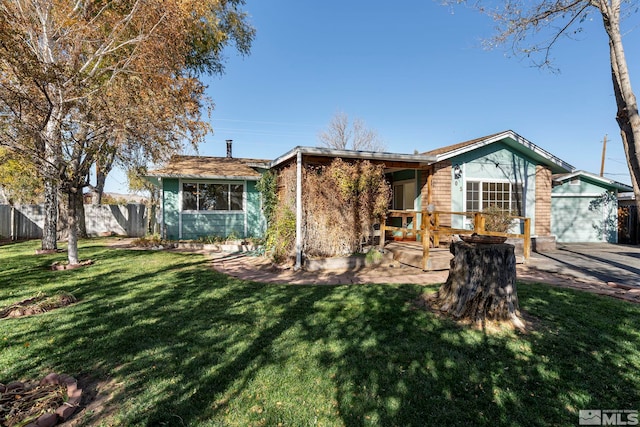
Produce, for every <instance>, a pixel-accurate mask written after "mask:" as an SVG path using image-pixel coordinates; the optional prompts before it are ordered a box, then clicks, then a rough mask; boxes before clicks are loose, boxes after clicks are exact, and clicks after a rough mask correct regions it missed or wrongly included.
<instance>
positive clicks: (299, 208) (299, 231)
mask: <svg viewBox="0 0 640 427" xmlns="http://www.w3.org/2000/svg"><path fill="white" fill-rule="evenodd" d="M300 268H302V151H298V156H297V167H296V265H295V269H296V270H300Z"/></svg>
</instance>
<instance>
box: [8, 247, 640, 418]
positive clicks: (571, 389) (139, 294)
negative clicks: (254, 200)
mask: <svg viewBox="0 0 640 427" xmlns="http://www.w3.org/2000/svg"><path fill="white" fill-rule="evenodd" d="M82 250H83V253H86V254H87V255H88V256H87V257H90V258H92V259H95V260H96V264H95V265H94V266H92V267H91V268H89V269H83V270H75V271H69V272H56V273H55V275H52V273H49V272H47V273H48V274H45V273H43V272H41V271H39V270H34V269H33V267H34V265H32V264H29V263H27V264H28V265H24V266H22V267H21V266H20V265H15V263H14V264H12V265H11V270H10V272H9V273H7V274H5V273H4V272H3V273H2V276H0V277H2V280H18V281H19V279H20V278H22V281H21V282H22V286H23V287H26V288H28V289H30V291H31V292H33V291H34V290H36V289H37V288H38V283H41V282H43V281H44V283H46V286H43V287H44V288H47V289H60V288H64V289H65V290H75V293H74V295H76V297H78V298H79V299H80V300H81V303H79V304H77V305H75V306H73V307H69V308H68V309H65V310H60V311H57V312H52V313H49V314H46V315H44V316H38V317H33V318H24V319H13V320H10V321H2V322H0V340H2V341H0V342H2V343H3V347H0V349H1V350H0V381H2V382H4V381H9V380H11V379H16V378H23V377H25V376H27V375H33V376H41V375H42V374H46V373H48V371H50V370H56V371H60V372H65V373H70V374H73V375H93V376H98V377H101V378H107V377H110V378H114V379H116V383H118V384H121V386H120V387H119V388H118V389H116V390H113V392H114V402H113V405H115V406H117V407H118V410H117V411H116V412H115V415H113V416H112V417H113V419H112V420H110V421H109V422H110V423H114V424H122V425H149V426H151V425H162V424H165V425H250V424H254V425H278V423H282V424H283V425H314V424H323V425H346V426H364V425H403V426H410V425H416V426H417V425H523V426H524V425H549V424H554V425H566V424H570V425H573V424H577V419H578V416H577V411H578V410H579V409H596V408H602V409H612V408H619V409H637V408H638V407H639V406H640V386H639V384H640V377H639V374H638V372H639V371H640V348H639V344H638V343H639V342H640V335H639V334H638V330H637V325H638V320H639V318H640V310H639V309H638V307H637V306H635V305H632V304H629V303H624V302H620V301H615V300H610V299H607V298H602V297H598V296H594V295H590V294H586V293H580V292H574V291H570V290H562V289H556V288H551V287H546V286H544V285H520V288H519V291H520V292H519V293H520V301H521V305H522V308H523V309H525V310H527V311H528V312H529V313H530V314H532V315H534V316H536V317H538V318H540V319H541V321H540V325H539V329H538V330H537V331H534V332H533V333H531V334H528V335H519V334H517V333H514V332H510V331H503V332H499V333H494V334H485V333H483V332H482V331H477V330H471V329H467V328H464V327H460V326H458V325H457V324H455V323H453V322H451V321H448V320H446V319H441V318H439V317H437V316H435V315H433V314H432V313H429V312H425V311H423V310H421V309H417V308H416V307H415V306H414V305H413V304H412V302H413V301H414V300H415V299H416V298H417V297H418V296H419V295H420V294H421V293H422V292H424V291H425V288H424V287H421V286H414V285H359V286H299V285H297V286H287V285H284V284H283V285H262V284H259V283H252V282H244V281H240V280H236V279H233V278H230V277H228V276H224V275H222V274H218V273H216V272H214V271H211V270H210V269H208V268H207V266H206V260H205V259H204V258H203V257H202V256H200V255H191V254H175V253H174V254H172V253H166V252H143V251H127V250H113V249H107V248H104V247H101V246H99V245H98V246H95V245H91V246H88V247H83V248H82ZM83 257H84V255H83ZM61 273H62V274H61ZM47 278H48V279H47ZM429 289H432V290H434V289H435V287H431V288H429ZM1 292H2V295H0V299H5V298H7V296H6V291H5V290H4V289H2V291H1ZM27 344H28V345H27Z"/></svg>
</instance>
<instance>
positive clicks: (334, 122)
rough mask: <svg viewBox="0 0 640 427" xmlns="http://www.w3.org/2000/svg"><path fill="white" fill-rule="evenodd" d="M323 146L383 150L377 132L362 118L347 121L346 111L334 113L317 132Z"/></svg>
mask: <svg viewBox="0 0 640 427" xmlns="http://www.w3.org/2000/svg"><path fill="white" fill-rule="evenodd" d="M318 140H319V141H320V144H322V145H323V146H324V147H328V148H333V149H336V150H360V151H384V150H385V148H386V147H385V144H384V142H383V141H382V140H381V139H380V137H379V136H378V132H377V131H376V130H374V129H371V128H369V127H367V125H366V123H365V122H364V120H362V119H360V118H356V119H354V120H353V122H350V121H349V116H348V115H347V114H346V113H342V112H340V113H336V115H335V116H333V118H332V119H331V121H330V122H329V124H328V125H327V128H326V129H325V130H323V131H322V132H320V133H319V134H318Z"/></svg>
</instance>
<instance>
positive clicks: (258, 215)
mask: <svg viewBox="0 0 640 427" xmlns="http://www.w3.org/2000/svg"><path fill="white" fill-rule="evenodd" d="M256 184H257V183H256V182H253V181H248V182H247V190H246V191H247V237H262V236H264V232H265V229H266V227H267V223H266V220H265V217H264V215H263V213H262V196H261V194H260V192H259V191H258V189H257V188H256Z"/></svg>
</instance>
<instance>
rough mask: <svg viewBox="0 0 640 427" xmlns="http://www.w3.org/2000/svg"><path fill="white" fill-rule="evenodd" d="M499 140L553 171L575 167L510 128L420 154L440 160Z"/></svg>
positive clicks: (565, 170) (567, 170)
mask: <svg viewBox="0 0 640 427" xmlns="http://www.w3.org/2000/svg"><path fill="white" fill-rule="evenodd" d="M499 141H502V142H504V143H505V144H507V145H509V146H510V147H512V148H514V149H516V150H518V151H520V152H524V153H526V154H528V155H529V156H530V157H532V158H534V159H535V160H537V161H539V162H540V163H542V164H545V165H547V166H549V167H551V169H552V171H553V172H556V173H561V172H572V171H574V170H575V169H576V168H575V167H573V166H571V165H570V164H569V163H567V162H565V161H564V160H562V159H560V158H559V157H556V156H554V155H553V154H551V153H549V152H548V151H546V150H544V149H542V148H540V147H538V146H537V145H535V144H534V143H533V142H531V141H528V140H527V139H525V138H524V137H522V136H520V135H518V134H517V133H515V132H514V131H512V130H506V131H504V132H499V133H494V134H492V135H487V136H483V137H481V138H476V139H471V140H469V141H464V142H459V143H457V144H453V145H448V146H446V147H440V148H436V149H435V150H431V151H427V152H424V153H422V154H423V155H426V156H434V157H435V158H436V159H437V161H442V160H446V159H449V158H451V157H455V156H459V155H461V154H464V153H467V152H469V151H473V150H476V149H478V148H480V147H484V146H486V145H489V144H493V143H495V142H499Z"/></svg>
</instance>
